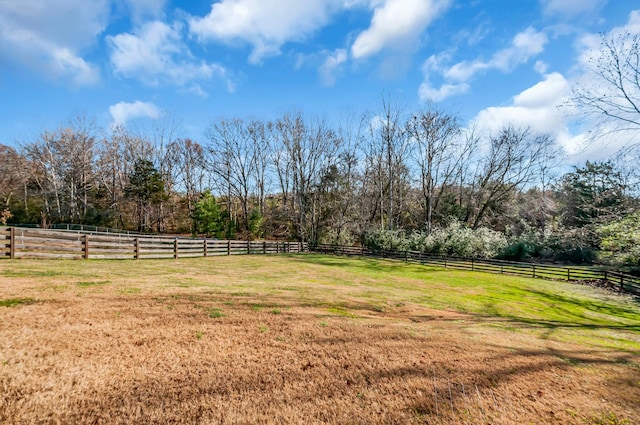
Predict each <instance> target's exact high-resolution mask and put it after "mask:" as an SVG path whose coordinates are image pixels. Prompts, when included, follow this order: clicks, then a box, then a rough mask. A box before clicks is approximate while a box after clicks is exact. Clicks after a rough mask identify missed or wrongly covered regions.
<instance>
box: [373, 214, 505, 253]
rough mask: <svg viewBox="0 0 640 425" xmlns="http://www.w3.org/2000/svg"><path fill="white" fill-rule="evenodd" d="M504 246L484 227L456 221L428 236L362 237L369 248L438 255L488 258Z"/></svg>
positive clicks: (380, 233)
mask: <svg viewBox="0 0 640 425" xmlns="http://www.w3.org/2000/svg"><path fill="white" fill-rule="evenodd" d="M506 245H507V239H506V237H505V236H504V235H503V234H502V233H500V232H495V231H493V230H490V229H487V228H479V229H475V230H474V229H471V228H469V227H467V226H465V225H464V224H463V223H460V222H459V221H457V220H454V221H452V222H451V223H450V224H449V225H448V226H447V227H444V228H436V229H434V230H433V231H432V232H431V233H430V234H428V233H426V232H417V231H416V232H413V233H411V234H409V235H407V234H405V233H404V232H403V231H400V230H387V229H377V230H374V231H372V232H369V233H367V234H366V235H365V246H367V247H368V248H371V249H388V250H398V251H408V250H412V251H421V252H426V253H430V254H438V255H454V256H460V257H481V258H491V257H495V256H496V255H498V253H499V252H500V251H501V250H502V249H503V248H504V247H505V246H506Z"/></svg>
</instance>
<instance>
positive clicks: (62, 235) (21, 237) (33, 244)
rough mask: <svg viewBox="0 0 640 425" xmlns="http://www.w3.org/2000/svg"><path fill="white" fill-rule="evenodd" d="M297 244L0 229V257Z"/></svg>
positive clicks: (211, 251)
mask: <svg viewBox="0 0 640 425" xmlns="http://www.w3.org/2000/svg"><path fill="white" fill-rule="evenodd" d="M307 250H308V244H306V243H301V242H275V241H236V240H219V239H196V238H186V237H165V236H140V235H127V234H121V235H114V234H112V233H109V234H105V233H97V232H84V231H63V230H44V229H32V228H20V227H0V257H5V258H11V259H14V258H70V259H148V258H189V257H209V256H216V255H240V254H276V253H286V252H304V251H307Z"/></svg>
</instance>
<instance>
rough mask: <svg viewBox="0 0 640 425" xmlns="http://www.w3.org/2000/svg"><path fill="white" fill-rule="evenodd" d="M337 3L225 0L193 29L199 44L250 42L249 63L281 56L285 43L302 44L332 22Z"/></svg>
mask: <svg viewBox="0 0 640 425" xmlns="http://www.w3.org/2000/svg"><path fill="white" fill-rule="evenodd" d="M340 3H341V2H339V1H337V0H305V1H298V0H294V1H291V0H222V1H220V2H214V3H213V4H212V5H211V11H210V12H209V13H208V14H207V15H206V16H204V17H202V18H200V17H192V18H191V19H190V20H189V30H190V32H191V34H192V35H194V36H195V37H196V38H197V39H198V40H199V41H201V42H202V41H220V42H223V43H228V44H237V43H246V44H250V45H251V46H252V47H253V50H252V51H251V54H250V56H249V62H250V63H253V64H259V63H261V62H262V61H263V60H264V59H265V58H267V57H269V56H274V55H277V54H279V53H280V48H281V47H282V45H283V44H285V43H287V42H292V41H302V40H304V39H305V38H306V37H308V36H309V35H311V34H312V33H314V32H315V31H317V30H318V29H320V28H322V27H323V26H325V25H326V24H327V23H328V22H329V18H330V16H331V14H332V13H333V12H334V11H336V10H337V9H338V8H339V6H341V4H340Z"/></svg>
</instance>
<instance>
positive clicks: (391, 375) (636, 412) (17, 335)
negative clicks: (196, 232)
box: [0, 285, 640, 424]
mask: <svg viewBox="0 0 640 425" xmlns="http://www.w3.org/2000/svg"><path fill="white" fill-rule="evenodd" d="M24 292H25V293H24V294H23V295H22V296H23V297H30V298H33V299H37V300H39V301H40V302H36V303H29V304H21V305H15V306H11V307H3V308H0V341H1V344H0V390H1V392H2V397H0V423H7V424H9V423H11V424H32V423H77V424H120V423H122V424H124V423H127V424H128V423H152V424H165V423H172V424H180V423H184V424H196V423H199V424H214V423H215V424H217V423H221V424H227V423H228V424H253V423H264V424H271V423H273V424H275V423H278V424H282V423H291V424H297V423H312V424H320V423H323V424H345V423H354V424H373V423H383V424H384V423H388V424H392V423H393V424H395V423H403V424H405V423H406V424H423V423H428V424H479V423H482V424H522V423H532V424H546V423H563V424H598V423H612V424H615V423H625V420H626V421H627V422H626V423H628V424H633V423H638V419H639V418H640V368H639V367H638V361H639V359H638V358H637V356H634V355H632V354H627V353H623V352H619V351H607V350H603V349H589V348H585V347H583V346H578V345H573V344H566V343H561V342H557V341H550V340H544V339H540V338H538V337H536V336H533V335H532V334H530V333H528V332H526V331H510V330H506V329H503V328H501V327H500V326H490V325H489V326H488V325H487V323H483V322H482V320H481V319H478V318H474V317H473V316H469V315H465V314H460V313H455V312H448V311H439V310H432V309H425V308H421V307H420V306H417V305H412V304H401V303H398V304H388V305H385V306H384V309H380V311H372V310H357V309H355V310H354V309H351V310H349V311H350V312H351V313H353V314H351V315H349V316H347V315H344V314H341V310H336V309H329V308H323V307H322V306H303V305H300V304H295V303H287V302H286V301H282V300H281V299H278V298H276V297H274V298H264V297H261V298H252V297H251V296H250V295H244V294H240V295H238V296H233V295H229V294H222V295H221V294H211V293H207V292H206V291H202V290H196V289H193V288H181V289H180V290H176V291H175V292H168V291H161V292H158V293H157V294H149V293H146V292H145V293H126V294H123V293H122V291H121V290H119V289H117V288H116V287H112V286H109V285H107V286H102V285H101V286H100V287H99V291H98V290H96V291H93V292H92V291H86V292H83V291H75V292H74V291H61V292H55V291H50V292H47V293H46V294H44V295H46V296H43V293H41V292H36V291H33V293H29V292H30V291H28V290H27V291H24ZM214 313H215V314H214ZM614 420H615V421H617V422H613V421H614ZM605 421H608V422H605Z"/></svg>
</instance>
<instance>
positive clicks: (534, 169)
mask: <svg viewBox="0 0 640 425" xmlns="http://www.w3.org/2000/svg"><path fill="white" fill-rule="evenodd" d="M552 144H553V141H552V140H551V139H550V138H549V136H547V135H534V134H532V133H531V132H530V131H529V130H527V129H525V130H521V129H515V128H513V127H505V128H503V129H502V130H500V132H499V133H498V135H497V136H493V137H490V139H489V146H488V152H487V154H486V156H484V157H483V158H482V159H481V161H479V163H478V169H477V172H476V175H475V178H474V181H473V185H472V187H471V196H470V202H469V205H468V207H467V214H466V221H467V223H469V224H470V225H471V227H473V228H474V229H475V228H477V227H479V226H480V225H481V224H482V222H483V220H484V219H485V217H486V216H487V214H488V213H489V212H494V213H495V214H500V211H501V210H502V209H503V207H504V205H505V203H506V202H507V201H508V200H509V199H510V198H511V197H512V196H513V195H514V194H515V191H516V190H519V189H522V188H523V187H524V186H525V185H527V184H532V183H534V182H535V181H536V178H537V175H538V173H539V172H540V170H541V167H540V163H541V162H543V161H544V160H545V155H544V154H545V153H546V152H549V149H548V147H549V146H550V145H552Z"/></svg>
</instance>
